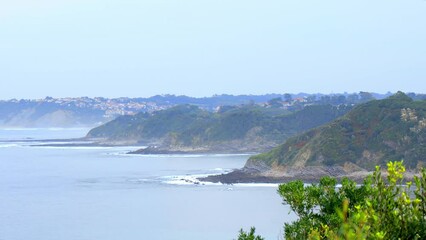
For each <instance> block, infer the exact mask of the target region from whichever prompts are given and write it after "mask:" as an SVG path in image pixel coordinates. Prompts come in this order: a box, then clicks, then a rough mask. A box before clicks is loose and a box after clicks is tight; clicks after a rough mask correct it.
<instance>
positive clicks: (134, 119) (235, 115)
mask: <svg viewBox="0 0 426 240" xmlns="http://www.w3.org/2000/svg"><path fill="white" fill-rule="evenodd" d="M350 108H351V107H348V106H339V107H336V106H331V105H315V106H307V107H305V108H304V109H302V110H300V111H295V112H290V111H288V110H285V109H282V108H273V107H261V106H258V105H243V106H229V107H223V108H221V109H219V111H217V112H216V113H213V112H209V111H205V110H202V109H200V108H198V107H196V106H192V105H179V106H176V107H173V108H170V109H167V110H162V111H158V112H154V113H153V114H148V113H140V114H137V115H135V116H124V117H119V118H117V119H116V120H113V121H111V122H108V123H106V124H104V125H102V126H100V127H97V128H95V129H92V130H91V131H90V132H89V133H88V137H97V138H107V139H109V140H129V139H130V140H135V141H140V142H158V141H163V143H165V144H166V145H171V146H205V145H214V144H218V143H223V142H226V141H234V140H245V141H246V142H248V143H253V144H262V143H263V144H265V145H268V144H269V143H271V142H272V143H274V144H275V145H276V144H278V143H281V142H283V141H284V140H285V139H287V138H288V137H290V136H293V135H295V134H297V133H301V132H303V131H306V130H308V129H311V128H314V127H317V126H319V125H321V124H324V123H326V122H329V121H331V120H333V119H335V118H337V117H339V116H341V115H343V114H344V113H346V112H348V111H349V109H350ZM269 145H270V144H269Z"/></svg>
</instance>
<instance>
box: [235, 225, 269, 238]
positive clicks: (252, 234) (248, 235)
mask: <svg viewBox="0 0 426 240" xmlns="http://www.w3.org/2000/svg"><path fill="white" fill-rule="evenodd" d="M255 232H256V229H255V228H254V227H252V228H250V232H245V231H243V229H241V230H240V235H238V239H237V240H264V238H263V237H261V236H259V235H256V234H255Z"/></svg>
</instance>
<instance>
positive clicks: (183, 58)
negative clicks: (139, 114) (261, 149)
mask: <svg viewBox="0 0 426 240" xmlns="http://www.w3.org/2000/svg"><path fill="white" fill-rule="evenodd" d="M425 8H426V3H425V1H422V0H407V1H403V0H377V1H370V0H357V1H355V0H350V1H339V0H322V1H316V0H303V1H298V0H284V1H282V0H272V1H268V2H260V1H246V0H236V1H223V0H221V1H216V0H206V1H202V2H200V1H198V0H188V1H184V2H182V1H166V0H156V1H129V0H125V1H117V0H107V1H101V0H92V1H75V0H63V1H60V2H58V1H53V0H41V1H37V2H34V1H32V0H15V1H3V3H2V7H1V9H0V29H1V31H0V36H1V37H0V53H1V54H0V81H1V83H2V85H3V84H6V85H5V86H7V87H2V88H0V99H12V98H17V99H21V98H30V99H36V98H44V97H46V96H52V97H81V96H89V97H96V96H103V97H109V98H114V97H149V96H154V95H157V94H177V95H188V96H196V97H203V96H212V95H213V94H222V93H227V94H234V95H236V94H266V93H274V92H275V93H282V92H284V93H285V92H290V93H298V92H308V93H317V92H321V93H336V92H345V91H346V92H358V91H368V92H381V93H385V92H387V91H391V92H396V91H399V90H401V91H404V92H426V83H425V81H424V79H425V78H426V71H425V70H424V66H425V57H424V56H425V54H426V47H425V44H424V43H425V42H426V31H422V29H423V28H424V23H425V22H426V14H424V13H425Z"/></svg>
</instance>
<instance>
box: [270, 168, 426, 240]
mask: <svg viewBox="0 0 426 240" xmlns="http://www.w3.org/2000/svg"><path fill="white" fill-rule="evenodd" d="M387 165H388V171H387V181H385V180H384V178H383V177H382V175H381V171H380V167H377V169H376V171H375V172H374V174H373V175H372V176H370V177H368V178H366V179H365V181H364V183H363V184H362V185H361V186H356V183H355V182H353V181H350V180H348V179H344V180H343V181H342V183H341V184H342V186H341V187H337V185H336V183H337V181H336V180H335V179H333V178H329V177H324V178H322V179H321V181H320V183H319V184H317V185H315V184H314V185H311V186H304V185H303V183H302V182H300V181H293V182H289V183H286V184H282V185H280V186H279V189H278V193H279V194H280V195H281V197H282V198H283V200H284V203H285V204H289V205H290V207H291V209H292V210H293V211H294V212H295V213H296V214H297V215H298V216H299V220H297V221H295V222H293V223H290V224H285V227H284V231H285V238H286V239H290V240H291V239H315V240H319V239H425V238H426V199H425V198H426V192H425V187H426V169H423V170H422V177H421V178H418V177H415V178H414V185H412V183H411V182H407V183H406V185H404V182H403V177H404V172H405V167H404V166H403V164H402V161H401V162H389V163H388V164H387ZM412 187H413V188H412Z"/></svg>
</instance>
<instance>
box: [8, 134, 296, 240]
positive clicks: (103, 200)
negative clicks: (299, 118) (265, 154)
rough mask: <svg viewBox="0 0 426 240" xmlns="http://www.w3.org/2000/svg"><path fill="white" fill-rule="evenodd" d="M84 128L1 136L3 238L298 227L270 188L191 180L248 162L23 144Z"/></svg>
mask: <svg viewBox="0 0 426 240" xmlns="http://www.w3.org/2000/svg"><path fill="white" fill-rule="evenodd" d="M87 130H88V129H2V130H0V240H31V239H36V240H97V239H99V240H100V239H102V240H128V239H129V240H133V239H135V240H136V239H138V240H141V239H154V240H155V239H159V240H160V239H161V240H167V239H197V240H198V239H206V240H209V239H212V240H213V239H214V240H217V239H229V240H231V239H234V238H236V237H237V235H238V230H239V229H240V228H245V229H248V228H249V227H250V226H256V229H257V231H256V232H257V233H259V234H261V235H263V236H264V237H266V239H280V236H281V235H282V226H283V224H284V222H289V221H292V220H295V216H294V215H293V214H289V208H288V206H285V205H282V204H281V199H280V197H279V196H278V194H277V193H276V186H271V185H253V184H252V185H220V184H219V185H217V184H206V185H201V184H200V185H197V184H193V183H191V182H190V181H191V180H192V179H194V178H195V177H196V176H202V175H205V174H213V173H221V172H224V171H229V170H230V169H233V168H240V167H242V166H243V165H244V163H245V161H246V160H247V158H248V156H247V155H184V156H182V155H180V156H179V155H161V156H141V155H137V156H134V155H126V154H125V153H126V152H128V151H130V150H135V149H136V148H135V147H111V148H108V147H32V146H30V145H32V144H34V143H31V142H28V141H32V140H37V139H52V138H53V139H58V138H59V139H60V138H74V137H81V136H84V135H85V134H86V132H87ZM10 140H14V141H13V142H11V141H10ZM20 140H23V141H20Z"/></svg>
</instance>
